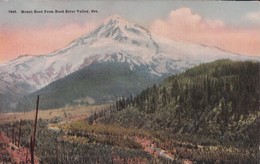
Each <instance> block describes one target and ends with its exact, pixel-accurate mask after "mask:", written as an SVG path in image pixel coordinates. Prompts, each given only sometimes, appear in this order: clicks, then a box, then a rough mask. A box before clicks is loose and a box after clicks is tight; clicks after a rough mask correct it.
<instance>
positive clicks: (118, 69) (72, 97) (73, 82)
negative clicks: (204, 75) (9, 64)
mask: <svg viewBox="0 0 260 164" xmlns="http://www.w3.org/2000/svg"><path fill="white" fill-rule="evenodd" d="M159 79H160V78H159V77H156V76H155V75H152V74H150V73H149V70H147V68H145V67H138V66H136V67H135V70H131V68H130V66H129V64H128V63H118V62H99V63H93V64H91V65H89V66H88V67H85V68H83V69H81V70H79V71H76V72H74V73H72V74H70V75H68V76H66V77H65V78H62V79H60V80H57V81H55V82H53V83H51V84H49V85H48V86H46V87H44V88H42V89H40V90H38V91H36V92H34V93H32V94H30V95H29V96H25V97H24V98H23V99H21V100H20V101H19V103H18V105H17V109H18V110H17V111H28V110H31V109H34V108H35V102H36V101H35V100H36V97H37V95H40V108H41V109H52V108H59V107H64V106H66V105H77V104H92V103H95V104H99V103H107V102H112V101H114V100H116V99H117V98H118V97H122V96H128V95H130V94H133V95H136V94H138V93H140V91H142V90H143V89H145V88H146V87H147V86H151V85H153V84H154V83H156V82H158V80H159Z"/></svg>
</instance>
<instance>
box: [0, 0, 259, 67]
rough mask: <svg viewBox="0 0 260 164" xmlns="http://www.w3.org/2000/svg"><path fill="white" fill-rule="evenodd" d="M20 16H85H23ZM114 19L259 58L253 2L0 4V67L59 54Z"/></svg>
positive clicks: (27, 0)
mask: <svg viewBox="0 0 260 164" xmlns="http://www.w3.org/2000/svg"><path fill="white" fill-rule="evenodd" d="M21 10H26V11H30V10H38V11H40V10H48V11H51V10H89V11H90V13H26V14H25V13H21ZM91 10H93V11H94V12H93V13H92V12H91ZM11 11H16V13H12V12H11ZM96 11H97V12H96ZM115 14H117V15H120V16H121V17H123V18H124V19H126V20H128V21H129V22H135V23H138V24H140V25H142V26H143V27H145V28H147V29H148V30H150V31H151V32H152V33H154V34H156V35H159V36H162V37H165V38H168V39H172V40H183V41H187V42H192V43H197V44H203V45H209V46H215V47H218V48H221V49H223V50H226V51H231V52H235V53H238V54H242V55H249V56H259V57H260V46H259V45H260V2H257V1H254V2H252V1H251V2H245V1H244V2H238V1H236V2H235V1H195V2H194V1H193V2H192V1H170V0H160V1H156V0H142V1H137V0H125V1H119V0H106V1H101V0H92V1H83V0H74V1H71V0H55V1H54V0H0V63H4V62H8V61H9V60H13V59H15V58H17V57H19V56H20V55H25V54H29V55H42V54H48V53H50V52H52V51H55V50H57V49H60V48H63V47H65V46H66V45H67V44H69V43H70V42H71V41H72V40H74V39H76V38H78V37H80V36H81V35H83V34H86V33H88V32H90V31H91V30H93V29H94V28H95V27H97V26H98V25H99V24H100V23H101V22H102V21H103V20H104V19H105V18H106V17H109V16H111V15H115Z"/></svg>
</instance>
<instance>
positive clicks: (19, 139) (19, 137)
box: [18, 119, 22, 147]
mask: <svg viewBox="0 0 260 164" xmlns="http://www.w3.org/2000/svg"><path fill="white" fill-rule="evenodd" d="M21 127H22V119H21V120H20V124H19V134H18V147H20V141H21Z"/></svg>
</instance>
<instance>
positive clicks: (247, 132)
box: [0, 60, 259, 163]
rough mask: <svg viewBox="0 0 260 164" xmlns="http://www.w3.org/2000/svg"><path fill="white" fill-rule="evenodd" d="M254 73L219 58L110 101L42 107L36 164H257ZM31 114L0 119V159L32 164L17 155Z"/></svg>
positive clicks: (24, 148)
mask: <svg viewBox="0 0 260 164" xmlns="http://www.w3.org/2000/svg"><path fill="white" fill-rule="evenodd" d="M249 72H250V73H249ZM258 74H259V62H254V61H246V62H234V61H231V60H218V61H215V62H212V63H207V64H201V65H199V66H196V67H194V68H191V69H188V70H187V71H185V72H184V73H182V74H179V75H175V76H171V77H169V78H166V79H165V80H163V81H162V82H161V83H160V84H158V85H153V86H152V87H149V88H147V89H145V90H143V91H142V92H141V93H140V94H138V95H136V96H132V95H130V96H129V97H123V98H120V99H118V100H117V101H116V102H114V103H110V104H104V105H86V104H83V105H74V106H66V107H63V108H60V109H48V110H40V111H39V117H38V118H39V120H38V126H37V135H36V149H35V150H36V161H35V162H36V163H38V162H39V163H41V162H44V163H45V162H46V163H64V162H65V163H86V162H90V163H257V161H258V144H257V143H258V136H259V135H258V134H259V132H258V128H259V111H258V107H259V102H258V101H257V100H258V99H259V83H258V81H259V76H258ZM195 88H196V89H195ZM198 88H200V89H198ZM238 93H239V96H235V95H238ZM238 104H239V105H238ZM34 114H35V111H30V112H22V113H4V114H1V116H0V120H1V121H0V122H1V124H0V131H1V137H2V138H3V141H2V143H1V145H2V146H1V150H0V153H1V157H2V158H0V160H1V161H3V162H13V163H15V162H14V161H19V160H23V161H24V160H27V162H30V161H29V160H28V159H25V158H21V156H19V155H17V154H24V153H26V152H27V155H26V156H27V157H28V158H29V157H30V155H29V152H28V150H29V145H30V141H29V138H30V136H31V133H32V125H33V121H32V120H33V119H34ZM21 119H22V120H21ZM19 126H20V127H21V128H20V129H21V131H20V130H19V131H18V129H19ZM20 132H21V134H20ZM18 134H20V135H19V136H20V137H18ZM18 138H19V139H18ZM17 143H19V144H20V148H16V147H17ZM19 144H18V145H19ZM13 145H14V146H13ZM12 147H13V149H11V150H10V148H12ZM25 162H26V161H25Z"/></svg>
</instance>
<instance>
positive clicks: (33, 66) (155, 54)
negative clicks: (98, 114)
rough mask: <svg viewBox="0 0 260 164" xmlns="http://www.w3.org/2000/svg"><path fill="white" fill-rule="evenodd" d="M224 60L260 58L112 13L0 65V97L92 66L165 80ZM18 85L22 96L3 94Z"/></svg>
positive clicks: (24, 93) (25, 91)
mask: <svg viewBox="0 0 260 164" xmlns="http://www.w3.org/2000/svg"><path fill="white" fill-rule="evenodd" d="M222 58H229V59H233V60H247V59H251V60H259V58H253V57H246V56H241V55H237V54H233V53H230V52H226V51H222V50H220V49H217V48H214V47H208V46H202V45H195V44H190V43H184V42H179V41H169V40H166V39H162V38H159V37H157V36H154V35H152V34H151V33H150V32H149V31H148V30H147V29H145V28H143V27H142V26H140V25H138V24H135V23H129V22H127V21H126V20H124V19H122V18H121V17H119V16H116V15H115V16H112V17H109V18H107V19H106V20H105V21H104V22H103V23H102V24H101V25H100V26H99V27H97V28H96V29H95V30H93V31H92V32H90V33H88V34H86V35H83V36H81V37H80V38H78V39H76V40H74V41H72V42H71V43H70V44H69V45H67V46H66V47H65V48H63V49H60V50H58V51H55V52H52V53H50V54H47V55H40V56H29V55H25V56H21V57H20V58H18V59H16V60H13V61H11V62H9V63H5V64H2V65H0V79H1V80H2V81H3V84H5V85H1V86H0V93H1V94H2V95H7V94H9V93H8V92H11V93H10V94H11V95H15V96H14V97H13V98H11V99H14V100H17V99H19V98H20V97H21V96H23V95H26V94H28V93H32V92H33V91H36V90H38V89H41V88H43V87H44V86H46V85H48V84H50V83H51V82H53V81H56V80H58V79H61V78H63V77H65V76H67V75H69V74H71V73H73V72H75V71H78V70H80V69H82V68H84V67H86V66H88V65H90V64H91V63H96V62H121V63H124V62H127V63H128V64H129V65H130V68H131V70H135V69H136V68H138V67H145V68H146V69H147V71H149V72H150V73H151V74H153V75H156V76H163V75H165V74H175V73H178V72H180V71H183V70H185V69H187V68H190V67H192V66H194V65H197V64H199V63H202V62H210V61H214V60H216V59H222ZM20 83H22V84H26V85H28V86H29V88H30V89H28V90H24V92H16V89H10V90H9V91H3V90H4V88H6V87H7V86H6V84H9V85H10V86H11V87H12V86H15V87H20V86H19V85H15V84H20ZM18 90H21V89H20V88H19V89H18ZM11 99H10V100H11ZM11 102H13V101H11ZM11 102H7V104H10V103H11Z"/></svg>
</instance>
